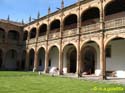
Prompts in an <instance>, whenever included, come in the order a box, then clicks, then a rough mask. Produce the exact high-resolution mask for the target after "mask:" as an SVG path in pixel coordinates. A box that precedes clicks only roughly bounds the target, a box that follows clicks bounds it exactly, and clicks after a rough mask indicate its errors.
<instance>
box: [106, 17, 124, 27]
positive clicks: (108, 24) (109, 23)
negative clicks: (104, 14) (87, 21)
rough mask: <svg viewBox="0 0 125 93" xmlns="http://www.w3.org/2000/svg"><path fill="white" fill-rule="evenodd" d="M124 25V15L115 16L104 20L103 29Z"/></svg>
mask: <svg viewBox="0 0 125 93" xmlns="http://www.w3.org/2000/svg"><path fill="white" fill-rule="evenodd" d="M122 26H125V17H122V18H116V19H113V20H110V21H106V22H105V29H111V28H117V27H122Z"/></svg>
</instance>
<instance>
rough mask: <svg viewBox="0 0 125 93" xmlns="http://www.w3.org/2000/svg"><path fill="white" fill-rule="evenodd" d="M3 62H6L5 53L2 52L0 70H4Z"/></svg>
mask: <svg viewBox="0 0 125 93" xmlns="http://www.w3.org/2000/svg"><path fill="white" fill-rule="evenodd" d="M5 62H6V51H3V55H2V65H1V68H2V69H3V70H4V69H5Z"/></svg>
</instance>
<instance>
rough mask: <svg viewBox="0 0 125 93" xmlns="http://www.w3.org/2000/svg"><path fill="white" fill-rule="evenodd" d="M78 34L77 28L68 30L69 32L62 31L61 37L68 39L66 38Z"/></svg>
mask: <svg viewBox="0 0 125 93" xmlns="http://www.w3.org/2000/svg"><path fill="white" fill-rule="evenodd" d="M78 33H79V32H78V30H77V28H74V29H70V30H65V31H63V35H62V36H63V37H68V36H73V35H77V34H78Z"/></svg>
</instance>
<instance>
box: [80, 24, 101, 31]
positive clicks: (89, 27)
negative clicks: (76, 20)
mask: <svg viewBox="0 0 125 93" xmlns="http://www.w3.org/2000/svg"><path fill="white" fill-rule="evenodd" d="M98 30H100V24H99V23H95V24H91V25H86V26H82V27H81V33H87V32H94V31H98Z"/></svg>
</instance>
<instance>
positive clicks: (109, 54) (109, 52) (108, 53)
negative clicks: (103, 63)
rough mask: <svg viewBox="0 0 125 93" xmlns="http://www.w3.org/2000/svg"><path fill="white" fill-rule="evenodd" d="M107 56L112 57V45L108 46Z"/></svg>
mask: <svg viewBox="0 0 125 93" xmlns="http://www.w3.org/2000/svg"><path fill="white" fill-rule="evenodd" d="M106 57H107V58H111V45H108V46H107V47H106Z"/></svg>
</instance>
